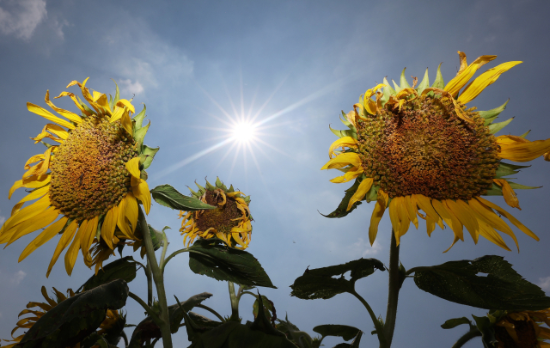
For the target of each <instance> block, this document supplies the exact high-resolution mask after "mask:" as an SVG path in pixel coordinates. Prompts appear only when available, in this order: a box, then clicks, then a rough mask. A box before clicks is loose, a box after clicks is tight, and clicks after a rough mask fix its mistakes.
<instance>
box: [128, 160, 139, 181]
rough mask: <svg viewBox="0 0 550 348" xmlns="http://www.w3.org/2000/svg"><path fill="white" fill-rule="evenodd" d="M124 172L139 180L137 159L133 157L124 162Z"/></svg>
mask: <svg viewBox="0 0 550 348" xmlns="http://www.w3.org/2000/svg"><path fill="white" fill-rule="evenodd" d="M126 170H127V171H128V172H129V173H130V175H132V176H133V177H134V178H137V179H139V178H140V171H139V157H134V158H132V159H131V160H129V161H128V162H126Z"/></svg>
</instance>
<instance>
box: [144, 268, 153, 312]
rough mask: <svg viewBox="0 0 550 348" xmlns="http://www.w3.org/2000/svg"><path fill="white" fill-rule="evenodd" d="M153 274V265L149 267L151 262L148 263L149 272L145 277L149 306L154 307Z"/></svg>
mask: <svg viewBox="0 0 550 348" xmlns="http://www.w3.org/2000/svg"><path fill="white" fill-rule="evenodd" d="M151 273H152V271H151V265H149V261H147V270H146V272H145V275H146V276H147V304H148V305H149V306H152V305H153V279H152V276H151Z"/></svg>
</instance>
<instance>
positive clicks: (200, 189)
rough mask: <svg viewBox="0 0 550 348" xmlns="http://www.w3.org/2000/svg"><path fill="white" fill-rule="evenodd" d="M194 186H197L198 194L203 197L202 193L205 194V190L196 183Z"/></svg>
mask: <svg viewBox="0 0 550 348" xmlns="http://www.w3.org/2000/svg"><path fill="white" fill-rule="evenodd" d="M195 185H197V187H198V188H199V193H200V194H201V196H202V195H204V193H205V192H206V189H205V188H204V187H202V186H201V185H199V184H197V182H196V181H195Z"/></svg>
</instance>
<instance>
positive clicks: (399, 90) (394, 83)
mask: <svg viewBox="0 0 550 348" xmlns="http://www.w3.org/2000/svg"><path fill="white" fill-rule="evenodd" d="M391 82H392V83H393V88H395V92H396V93H399V92H401V89H402V88H401V87H399V86H398V85H397V83H396V82H395V81H394V80H391Z"/></svg>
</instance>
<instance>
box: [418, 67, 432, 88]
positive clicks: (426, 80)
mask: <svg viewBox="0 0 550 348" xmlns="http://www.w3.org/2000/svg"><path fill="white" fill-rule="evenodd" d="M428 87H430V78H429V77H428V68H426V72H425V73H424V77H423V78H422V81H421V82H420V84H419V85H418V87H417V88H416V91H417V92H418V94H422V92H423V91H424V90H425V89H426V88H428Z"/></svg>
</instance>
